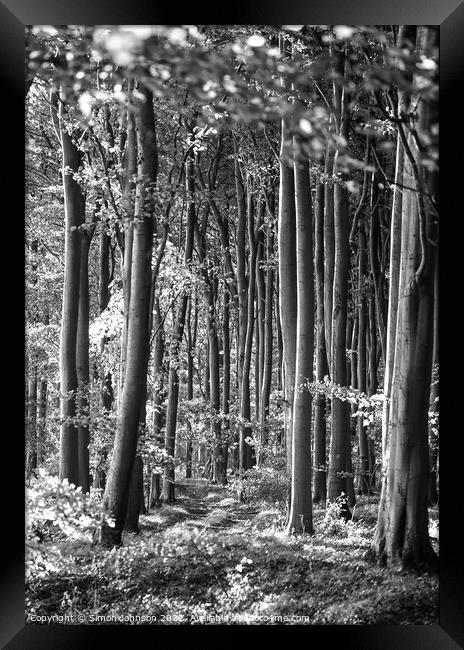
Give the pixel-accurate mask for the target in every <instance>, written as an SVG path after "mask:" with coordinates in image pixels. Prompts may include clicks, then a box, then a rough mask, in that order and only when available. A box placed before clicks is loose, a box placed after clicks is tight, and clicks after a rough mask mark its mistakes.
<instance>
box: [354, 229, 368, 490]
mask: <svg viewBox="0 0 464 650" xmlns="http://www.w3.org/2000/svg"><path fill="white" fill-rule="evenodd" d="M365 282H366V233H365V230H364V224H363V223H362V222H361V223H360V224H359V228H358V301H359V302H358V377H357V380H358V390H359V391H360V392H361V393H367V381H366V380H367V353H366V351H367V303H366V295H365V294H366V289H365ZM357 420H358V422H357V426H358V441H359V477H358V491H359V492H360V494H367V492H368V491H369V450H368V445H367V432H366V427H365V426H364V418H363V417H362V416H361V415H359V416H358V418H357Z"/></svg>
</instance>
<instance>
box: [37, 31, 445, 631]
mask: <svg viewBox="0 0 464 650" xmlns="http://www.w3.org/2000/svg"><path fill="white" fill-rule="evenodd" d="M25 54H26V57H25V79H26V88H25V92H26V99H25V101H26V107H25V109H26V113H25V114H26V121H25V132H26V151H25V206H26V209H25V246H26V248H25V264H26V340H25V345H26V367H25V405H26V408H25V419H26V427H25V452H26V454H25V480H26V540H25V542H26V612H25V616H26V622H27V623H29V624H36V625H37V624H42V625H44V624H45V625H47V624H51V623H64V624H81V625H99V624H109V623H111V624H122V625H138V624H156V625H180V624H183V625H185V624H187V625H198V624H201V625H218V624H227V625H280V624H285V625H302V624H305V625H331V624H342V625H354V624H355V625H372V624H395V625H436V624H437V623H438V604H439V603H438V595H439V580H438V568H439V560H438V557H439V548H438V547H439V514H438V505H439V454H438V442H439V434H438V429H439V423H438V419H439V338H438V336H439V334H438V332H439V322H438V308H439V296H438V273H439V270H438V212H439V201H438V139H439V129H438V65H439V39H438V27H436V26H421V25H376V26H369V25H362V26H359V25H358V26H352V25H96V26H88V25H87V26H82V25H60V26H51V25H35V26H28V27H27V28H26V34H25Z"/></svg>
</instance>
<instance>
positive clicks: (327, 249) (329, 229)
mask: <svg viewBox="0 0 464 650" xmlns="http://www.w3.org/2000/svg"><path fill="white" fill-rule="evenodd" d="M333 171H334V152H333V150H332V148H331V147H330V145H329V146H328V147H327V153H326V157H325V167H324V174H325V176H326V177H327V178H330V177H331V176H332V175H333ZM323 232H324V285H323V286H324V331H325V349H326V356H327V362H328V371H329V372H330V368H331V363H332V362H331V355H332V313H333V283H334V269H335V231H334V186H333V183H332V181H326V182H325V184H324V221H323Z"/></svg>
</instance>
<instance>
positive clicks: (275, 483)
mask: <svg viewBox="0 0 464 650" xmlns="http://www.w3.org/2000/svg"><path fill="white" fill-rule="evenodd" d="M244 478H245V480H244V481H243V482H242V486H243V489H244V491H245V495H246V497H247V499H253V500H256V501H266V502H268V503H273V504H275V503H279V504H282V503H285V501H286V499H287V494H288V486H289V477H288V474H287V471H286V470H285V469H281V468H275V467H267V466H265V467H253V468H252V469H249V470H247V471H246V472H245V476H244Z"/></svg>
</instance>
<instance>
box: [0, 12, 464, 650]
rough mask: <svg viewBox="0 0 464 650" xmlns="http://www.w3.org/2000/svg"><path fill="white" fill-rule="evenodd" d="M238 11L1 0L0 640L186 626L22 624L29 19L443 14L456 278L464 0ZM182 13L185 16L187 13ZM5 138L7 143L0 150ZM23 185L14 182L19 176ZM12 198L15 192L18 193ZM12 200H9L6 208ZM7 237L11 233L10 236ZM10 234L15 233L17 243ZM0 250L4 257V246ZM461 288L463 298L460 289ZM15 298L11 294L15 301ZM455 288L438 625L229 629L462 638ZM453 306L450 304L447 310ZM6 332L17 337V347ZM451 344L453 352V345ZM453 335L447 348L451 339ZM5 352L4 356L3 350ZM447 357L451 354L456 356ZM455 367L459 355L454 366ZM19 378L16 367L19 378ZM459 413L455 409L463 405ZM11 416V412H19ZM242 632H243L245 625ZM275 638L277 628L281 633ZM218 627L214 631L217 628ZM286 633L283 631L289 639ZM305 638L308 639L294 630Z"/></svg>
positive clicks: (403, 640)
mask: <svg viewBox="0 0 464 650" xmlns="http://www.w3.org/2000/svg"><path fill="white" fill-rule="evenodd" d="M231 9H233V11H231V12H230V13H227V14H220V13H219V11H220V8H219V7H218V6H216V8H215V9H214V8H208V10H207V11H206V6H198V5H195V6H194V7H192V10H190V11H189V10H187V11H186V12H184V11H180V8H178V7H175V6H171V7H169V3H164V6H156V5H153V6H149V5H148V3H147V6H145V5H144V4H143V0H131V2H128V3H123V2H122V0H119V2H118V0H111V2H110V1H109V0H93V2H90V1H89V0H81V1H80V2H78V3H77V2H76V3H72V4H71V3H67V4H64V3H60V2H59V1H58V0H3V2H1V3H0V82H1V86H0V88H2V89H3V101H2V102H1V103H0V104H1V106H0V107H1V110H2V111H3V112H4V115H3V120H2V122H1V124H2V127H3V128H2V130H1V132H2V134H3V135H2V140H1V141H2V142H5V141H6V140H5V138H6V135H7V134H9V135H11V136H12V144H11V145H9V146H7V145H6V144H4V145H3V147H2V148H1V149H3V151H2V154H0V163H1V164H2V165H3V170H2V175H1V177H0V178H1V179H2V181H3V183H2V185H3V191H2V194H3V203H2V213H3V224H2V225H3V247H2V248H3V252H5V248H6V249H7V248H11V251H12V252H13V254H12V256H11V259H10V260H9V261H8V262H6V261H5V262H4V265H3V283H2V285H3V289H2V291H3V292H4V302H3V301H2V303H3V304H2V306H1V307H0V334H1V338H0V341H2V343H3V346H6V347H8V348H10V347H13V348H14V350H16V351H17V352H16V354H15V356H14V363H12V364H10V363H6V362H4V363H3V364H2V365H3V372H2V373H0V375H1V379H2V382H3V383H4V384H5V385H4V386H3V390H2V392H1V393H0V394H1V395H2V396H3V398H4V402H3V410H4V412H5V413H15V414H17V416H16V417H13V423H12V424H10V425H8V426H6V424H5V422H6V420H3V421H2V423H3V424H4V426H3V427H2V429H3V434H4V444H5V441H6V445H7V446H6V447H4V456H3V464H4V465H8V466H9V467H10V468H11V469H12V473H11V476H10V477H9V478H8V479H6V478H5V475H4V473H3V471H2V477H3V481H2V483H3V485H2V488H3V489H2V492H1V496H2V497H3V498H1V497H0V502H1V504H2V510H1V512H2V516H1V521H2V523H3V532H2V542H3V543H4V550H3V551H2V554H1V555H0V562H1V573H0V581H1V582H0V585H1V586H0V643H1V645H2V647H4V648H7V649H8V650H39V649H42V648H44V649H45V648H47V650H52V649H54V648H56V649H60V650H62V649H63V648H65V649H66V650H71V649H74V648H94V647H95V648H97V647H98V648H101V647H102V643H104V644H108V645H109V644H110V643H112V641H113V638H116V639H117V641H118V643H121V644H123V643H131V644H134V643H135V644H137V645H136V646H133V647H145V646H146V645H152V644H153V645H156V644H160V643H168V642H172V640H173V636H172V635H173V634H175V635H176V636H177V633H178V631H179V630H180V631H182V630H184V631H185V628H183V627H182V626H174V627H168V626H129V627H125V626H107V625H105V626H66V625H48V626H47V625H41V626H35V625H27V626H26V625H25V620H24V619H25V614H24V480H23V476H24V475H23V473H22V470H21V468H22V466H23V458H24V440H23V435H22V425H21V413H22V404H21V401H22V390H21V388H20V387H21V385H23V381H24V377H23V368H24V366H22V365H21V360H22V358H21V350H22V349H24V348H23V336H22V333H23V331H24V329H23V326H24V321H23V314H24V290H23V287H24V282H23V280H24V266H23V260H24V258H23V255H22V254H21V248H20V247H21V245H22V242H23V241H24V240H23V237H24V205H23V202H22V197H23V196H24V189H23V179H24V148H23V145H24V70H25V68H24V26H25V25H31V24H51V25H57V24H89V25H90V24H175V23H176V18H177V20H178V18H179V16H180V15H182V17H184V16H186V17H188V18H192V19H193V16H194V17H195V19H196V21H197V22H199V20H200V18H203V17H204V18H205V22H206V16H207V20H208V22H210V23H211V24H273V23H276V24H280V23H291V22H295V23H296V22H298V23H301V22H303V23H312V24H370V25H372V24H379V25H380V24H431V25H432V24H433V25H440V50H441V51H440V129H441V137H440V142H441V144H440V150H441V160H442V164H441V167H442V169H441V174H440V177H441V180H440V195H441V205H442V213H443V215H446V219H444V220H442V221H443V223H444V227H442V229H441V230H442V232H441V244H440V248H441V255H440V272H441V278H442V280H441V283H440V293H441V294H442V293H443V294H445V292H446V287H447V286H451V289H452V291H454V292H455V291H456V283H457V284H458V285H459V284H460V282H461V275H460V273H459V262H460V256H462V253H461V251H460V249H459V250H458V249H457V248H456V250H454V249H453V246H459V248H461V246H460V242H461V240H460V239H459V237H458V236H457V234H456V235H455V233H457V226H458V225H459V221H460V220H462V216H461V212H462V203H463V201H462V199H461V200H459V199H460V192H459V189H460V188H461V186H462V183H463V178H462V176H463V174H462V172H461V168H462V163H461V160H460V157H459V156H460V154H461V152H464V146H463V142H462V139H463V135H462V131H463V129H462V125H461V124H460V123H461V121H462V117H461V116H462V109H460V108H459V106H460V105H459V102H458V91H459V87H460V85H461V83H462V84H463V85H464V2H460V0H439V1H436V2H434V3H432V2H431V1H430V0H429V1H428V2H423V0H390V1H389V2H388V3H387V2H385V1H384V0H383V1H382V0H375V1H372V0H371V1H369V0H351V1H350V2H348V1H347V0H345V1H344V2H342V0H324V1H323V2H322V1H321V2H319V3H317V5H316V6H311V3H310V2H308V3H307V4H306V5H303V4H301V2H298V0H286V2H285V3H282V2H281V3H277V1H276V0H272V4H271V3H270V2H265V0H259V2H257V1H255V2H254V3H253V4H251V2H248V3H247V4H246V5H245V3H244V2H243V0H239V1H238V2H236V3H235V4H234V6H233V7H231ZM185 22H188V20H187V19H186V20H185ZM1 149H0V151H1ZM16 186H17V187H16ZM11 199H13V200H11ZM7 205H8V206H9V207H8V208H7ZM7 237H8V239H7ZM11 242H13V244H11ZM0 259H2V260H3V259H4V255H2V257H1V258H0ZM452 295H454V296H456V295H457V300H458V302H459V301H460V296H459V293H458V294H456V293H454V294H452ZM18 303H19V306H15V307H13V305H18ZM458 307H460V305H459V304H456V297H455V298H454V299H453V298H450V299H449V300H448V299H447V298H446V296H445V298H444V299H443V298H441V300H440V321H441V322H442V323H443V324H444V327H445V330H444V331H445V334H444V335H443V336H441V337H440V338H441V342H440V346H441V350H442V355H441V356H442V360H441V362H440V365H441V373H440V374H441V377H442V382H441V383H442V390H441V398H440V401H441V402H442V405H441V409H440V411H441V415H440V419H441V430H442V445H441V450H440V496H441V499H440V501H441V504H440V505H441V508H440V625H437V626H418V625H415V626H395V625H389V626H304V627H303V628H299V626H291V627H290V626H289V627H284V626H270V627H269V626H267V628H265V626H251V627H246V629H245V630H244V627H245V626H228V630H227V637H225V635H224V634H223V636H222V639H224V638H227V640H231V641H233V640H237V639H238V638H242V637H243V638H246V639H247V640H250V641H252V642H253V640H254V639H255V638H256V633H258V634H260V635H261V633H262V631H263V629H264V631H265V632H267V631H269V630H271V633H272V634H273V642H275V643H279V641H284V640H285V641H287V639H288V635H289V634H290V636H293V634H294V633H295V627H296V628H298V629H297V630H296V631H297V632H298V633H299V634H300V635H301V634H302V635H303V637H302V638H303V643H304V644H306V642H307V643H308V644H310V645H312V644H314V643H315V642H319V643H320V642H322V643H323V644H324V645H326V646H327V647H337V646H339V647H340V648H342V649H343V650H349V649H351V648H352V649H353V650H400V649H401V648H405V649H408V650H415V649H420V650H448V649H449V650H454V649H456V648H459V647H464V623H463V621H464V599H463V583H464V580H463V559H462V557H463V552H462V550H461V548H462V546H463V544H462V538H461V537H460V534H459V532H458V531H459V527H460V524H461V523H462V517H463V515H464V511H463V508H462V496H461V493H460V488H461V486H460V481H459V479H460V476H461V475H462V473H463V472H462V467H460V463H461V458H462V457H461V456H460V455H459V453H458V452H457V451H456V450H455V447H454V445H455V444H457V443H458V440H459V438H460V437H461V436H462V433H461V429H462V427H461V426H460V422H459V406H460V399H461V398H460V385H459V384H458V383H456V385H455V386H454V385H453V380H450V379H447V378H446V375H447V373H446V368H447V365H448V362H447V359H449V358H452V359H453V365H454V364H457V363H458V361H457V360H456V356H455V354H456V352H457V351H458V350H457V349H456V345H455V344H453V341H459V336H460V335H461V332H460V330H459V328H458V327H455V325H458V323H459V321H458V320H457V317H456V314H457V311H456V309H457V308H458ZM447 311H449V314H448V315H447V314H446V312H447ZM10 342H11V346H10ZM448 346H449V349H450V350H451V354H450V355H449V354H448ZM451 346H452V347H451ZM3 358H5V357H3V356H2V360H3ZM450 365H451V364H450ZM458 367H459V366H458ZM12 377H13V378H12ZM456 414H457V415H456ZM14 421H16V423H15V422H14ZM187 629H188V634H189V641H188V642H189V643H190V644H191V643H192V642H193V641H194V639H195V637H196V639H195V640H198V641H199V642H200V643H202V644H203V643H204V641H205V639H207V638H208V637H209V636H210V635H211V634H214V633H215V632H217V631H222V633H224V630H223V629H222V626H189V627H188V628H187ZM243 635H246V636H243ZM278 637H280V639H279V638H278ZM218 638H219V637H218ZM287 642H288V641H287ZM298 642H299V643H301V639H299V640H298Z"/></svg>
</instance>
